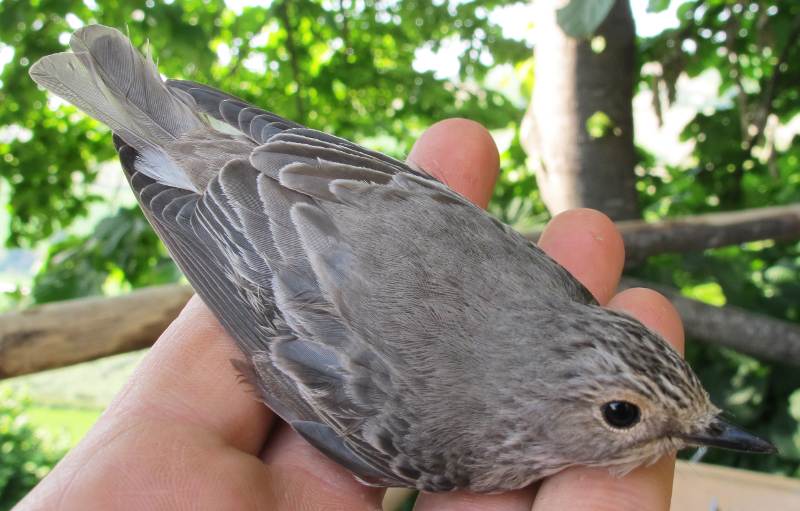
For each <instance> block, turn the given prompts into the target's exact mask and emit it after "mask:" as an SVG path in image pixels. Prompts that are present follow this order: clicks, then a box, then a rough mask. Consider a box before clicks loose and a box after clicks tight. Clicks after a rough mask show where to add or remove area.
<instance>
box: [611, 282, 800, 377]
mask: <svg viewBox="0 0 800 511" xmlns="http://www.w3.org/2000/svg"><path fill="white" fill-rule="evenodd" d="M632 287H647V288H650V289H655V290H656V291H658V292H659V293H661V294H663V295H664V296H666V297H667V298H669V300H670V301H671V302H672V305H674V306H675V308H676V309H677V310H678V312H679V313H680V315H681V319H682V320H683V324H684V328H685V330H686V337H687V338H689V339H694V340H696V341H700V342H703V343H706V344H713V345H716V346H723V347H726V348H730V349H733V350H736V351H738V352H741V353H746V354H748V355H752V356H754V357H757V358H759V359H762V360H768V361H771V362H782V363H789V364H792V365H800V326H798V325H796V324H794V323H789V322H788V321H782V320H780V319H775V318H771V317H769V316H765V315H763V314H757V313H755V312H750V311H748V310H746V309H742V308H741V307H735V306H732V305H726V306H724V307H715V306H713V305H708V304H705V303H703V302H699V301H697V300H692V299H691V298H686V297H684V296H682V295H681V293H680V291H678V290H677V289H674V288H671V287H669V286H663V285H659V284H653V283H652V282H645V281H641V280H638V279H632V278H629V277H623V279H622V282H621V283H620V288H622V289H627V288H632Z"/></svg>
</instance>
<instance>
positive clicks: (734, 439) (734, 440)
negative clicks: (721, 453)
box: [682, 417, 778, 454]
mask: <svg viewBox="0 0 800 511" xmlns="http://www.w3.org/2000/svg"><path fill="white" fill-rule="evenodd" d="M682 438H683V439H684V440H686V441H687V442H689V443H690V444H694V445H705V446H709V447H721V448H723V449H730V450H733V451H742V452H763V453H767V454H775V453H777V452H778V450H777V449H776V448H775V446H774V445H772V444H771V443H770V442H768V441H766V440H764V439H763V438H759V437H757V436H755V435H753V434H752V433H748V432H747V431H745V430H743V429H741V428H739V427H737V426H734V425H733V424H730V423H728V422H725V421H724V420H722V419H720V418H719V417H717V418H715V419H714V420H712V421H711V424H709V425H708V427H707V428H706V429H705V431H701V432H699V433H695V434H691V435H683V437H682Z"/></svg>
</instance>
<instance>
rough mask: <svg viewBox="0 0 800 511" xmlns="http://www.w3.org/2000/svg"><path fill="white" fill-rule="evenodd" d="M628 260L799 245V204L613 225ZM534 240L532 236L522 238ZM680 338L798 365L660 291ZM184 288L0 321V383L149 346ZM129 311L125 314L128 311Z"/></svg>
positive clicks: (763, 338) (771, 326)
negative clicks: (673, 310)
mask: <svg viewBox="0 0 800 511" xmlns="http://www.w3.org/2000/svg"><path fill="white" fill-rule="evenodd" d="M617 226H618V227H619V229H620V231H621V232H622V234H623V237H624V238H625V243H626V250H627V252H628V260H629V261H631V260H636V259H642V258H644V257H647V256H649V255H653V254H658V253H661V252H668V251H673V252H684V251H695V250H702V249H705V248H711V247H719V246H723V245H730V244H735V243H742V242H745V241H753V240H761V239H800V205H791V206H780V207H773V208H761V209H752V210H745V211H735V212H727V213H713V214H707V215H698V216H694V217H687V218H682V219H677V220H669V221H665V222H658V223H651V224H648V223H646V222H642V221H637V220H630V221H624V222H619V223H618V224H617ZM527 236H528V237H529V238H532V239H534V240H535V239H538V236H539V232H534V233H528V234H527ZM622 285H623V286H624V287H634V286H644V287H654V288H656V289H658V290H659V291H661V292H662V293H664V294H665V295H667V297H669V298H670V299H672V300H673V303H674V304H675V306H676V307H677V308H678V311H679V312H680V313H681V315H682V316H683V319H684V323H685V325H686V331H687V333H688V335H689V336H690V337H692V338H694V339H697V340H700V341H703V342H707V343H711V344H718V345H720V346H726V347H729V348H732V349H735V350H738V351H741V352H743V353H748V354H751V355H753V356H756V357H759V358H762V359H765V360H775V361H783V362H790V363H793V364H796V365H800V327H799V326H797V325H794V324H792V323H788V322H786V321H781V320H778V319H774V318H769V317H766V316H763V315H760V314H756V313H753V312H749V311H746V310H744V309H741V308H738V307H731V306H727V307H722V308H718V307H712V306H710V305H706V304H703V303H701V302H697V301H694V300H690V299H688V298H684V297H682V296H680V293H679V292H678V291H677V290H674V289H670V288H668V287H663V286H658V285H653V284H650V283H644V282H638V281H634V280H632V279H627V278H626V279H624V280H623V284H622ZM191 293H192V291H191V289H190V288H189V287H188V286H181V285H171V286H161V287H153V288H146V289H141V290H137V291H134V292H132V293H130V294H128V295H125V296H118V297H113V298H103V297H100V298H86V299H80V300H70V301H66V302H60V303H53V304H47V305H42V306H39V307H34V308H31V309H29V310H25V311H22V312H10V313H6V314H3V315H0V379H2V378H9V377H11V376H17V375H21V374H26V373H33V372H37V371H44V370H46V369H52V368H55V367H62V366H65V365H70V364H77V363H79V362H85V361H88V360H94V359H96V358H100V357H105V356H109V355H114V354H117V353H124V352H126V351H132V350H136V349H141V348H146V347H148V346H150V345H151V344H152V343H153V342H154V341H155V339H156V338H157V337H158V336H159V335H160V334H161V332H163V331H164V329H165V328H166V327H167V325H168V324H169V323H170V322H171V321H172V320H173V319H174V318H175V317H176V316H177V314H178V311H179V310H180V309H181V307H182V306H183V304H184V303H185V302H186V300H187V299H188V298H189V296H190V295H191ZM132 310H133V311H136V314H135V315H134V314H131V313H130V311H132Z"/></svg>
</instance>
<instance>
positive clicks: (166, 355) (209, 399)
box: [102, 296, 272, 454]
mask: <svg viewBox="0 0 800 511" xmlns="http://www.w3.org/2000/svg"><path fill="white" fill-rule="evenodd" d="M241 357H242V355H241V352H240V351H239V349H238V348H237V347H236V346H235V344H234V342H233V340H232V339H231V338H230V337H229V336H228V334H227V333H226V332H225V331H224V330H223V329H222V326H220V324H219V322H218V321H217V320H216V318H215V317H214V316H213V314H212V313H211V312H210V311H209V309H208V308H207V307H206V306H205V304H203V302H202V301H201V300H200V299H199V298H198V297H196V296H195V297H193V298H192V299H191V300H190V301H189V303H188V304H187V305H186V307H185V308H184V310H183V311H182V312H181V314H180V315H179V316H178V318H177V319H176V320H175V321H174V322H173V323H172V324H171V325H170V326H169V328H168V329H167V330H166V331H165V332H164V333H163V334H162V335H161V337H160V338H159V339H158V341H157V342H156V343H155V344H154V345H153V347H152V348H151V350H150V351H149V352H148V354H147V356H146V357H145V358H144V360H143V361H142V363H141V364H140V366H139V367H138V368H137V370H136V372H135V373H134V375H133V377H132V378H131V379H130V381H129V382H128V384H127V385H126V386H125V388H123V390H122V392H121V393H120V395H119V396H118V397H117V398H116V399H115V400H114V402H112V404H111V405H110V406H109V408H108V410H107V411H106V413H105V414H104V415H103V418H102V420H104V421H116V420H117V419H118V418H123V419H122V420H121V421H120V422H121V424H120V427H125V424H124V422H125V421H126V420H127V419H125V417H128V416H130V415H131V414H133V415H136V416H153V417H154V418H158V420H159V421H170V420H172V421H174V422H176V423H178V424H189V425H191V426H192V427H193V428H199V429H200V430H203V431H207V432H209V433H211V434H213V435H216V436H218V437H219V438H220V439H221V440H222V441H224V442H226V443H227V444H228V445H231V446H232V447H235V448H237V449H241V450H243V451H245V452H249V453H253V454H257V453H258V452H259V451H260V450H261V446H262V445H263V444H264V441H265V440H266V436H267V434H268V433H269V426H270V423H271V421H272V413H271V412H270V411H269V409H267V407H266V406H264V405H263V404H262V403H260V402H259V401H258V400H257V399H256V397H255V395H254V393H253V392H252V390H251V389H250V388H249V387H248V385H247V384H245V383H242V381H241V378H240V377H239V374H238V373H237V371H236V370H235V369H234V367H233V366H232V364H231V360H232V359H240V358H241ZM110 429H111V431H110V433H111V434H113V428H110Z"/></svg>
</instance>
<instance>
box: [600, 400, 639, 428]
mask: <svg viewBox="0 0 800 511" xmlns="http://www.w3.org/2000/svg"><path fill="white" fill-rule="evenodd" d="M640 417H641V412H639V407H638V406H636V405H635V404H633V403H629V402H627V401H611V402H608V403H606V404H604V405H603V418H604V419H605V421H606V422H607V423H608V425H609V426H611V427H612V428H617V429H628V428H630V427H633V426H634V425H635V424H636V423H637V422H639V418H640Z"/></svg>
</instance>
